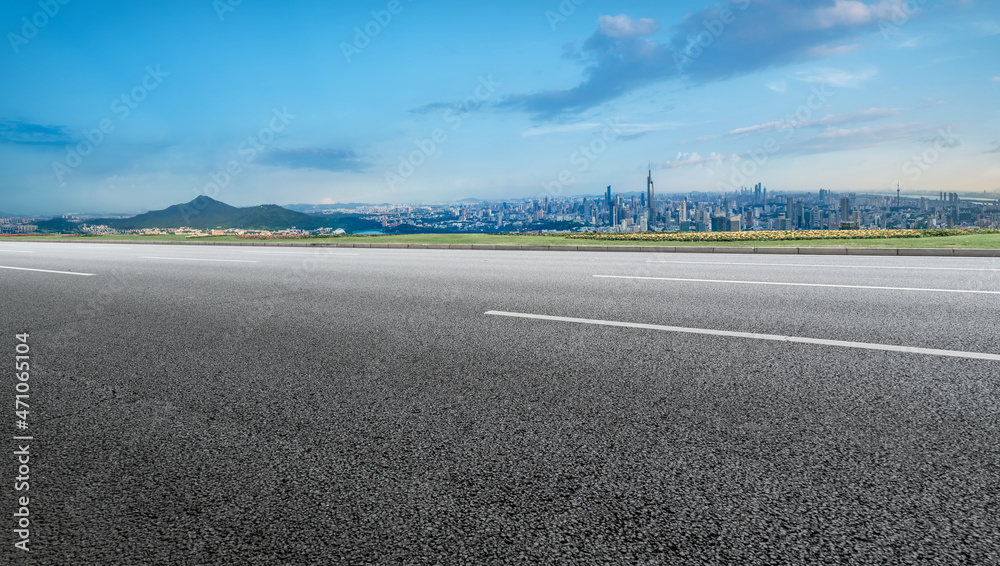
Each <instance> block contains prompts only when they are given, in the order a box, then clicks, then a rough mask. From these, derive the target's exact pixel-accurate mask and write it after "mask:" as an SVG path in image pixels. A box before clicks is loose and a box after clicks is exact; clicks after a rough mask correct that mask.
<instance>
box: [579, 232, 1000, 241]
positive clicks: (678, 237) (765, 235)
mask: <svg viewBox="0 0 1000 566" xmlns="http://www.w3.org/2000/svg"><path fill="white" fill-rule="evenodd" d="M996 233H1000V230H964V229H957V230H944V229H940V230H763V231H751V232H625V233H619V232H588V233H584V234H565V236H566V237H567V238H574V239H585V240H627V241H637V242H760V241H783V240H883V239H886V238H922V237H932V236H963V235H972V234H996Z"/></svg>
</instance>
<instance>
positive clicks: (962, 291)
mask: <svg viewBox="0 0 1000 566" xmlns="http://www.w3.org/2000/svg"><path fill="white" fill-rule="evenodd" d="M594 277H600V278H604V279H641V280H646V281H684V282H690V283H733V284H739V285H780V286H787V287H828V288H836V289H875V290H880V291H919V292H925V293H974V294H980V295H1000V291H976V290H973V289H923V288H919V287H876V286H874V285H834V284H832V283H787V282H783V281H736V280H728V279H683V278H680V277H640V276H636V275H595V276H594Z"/></svg>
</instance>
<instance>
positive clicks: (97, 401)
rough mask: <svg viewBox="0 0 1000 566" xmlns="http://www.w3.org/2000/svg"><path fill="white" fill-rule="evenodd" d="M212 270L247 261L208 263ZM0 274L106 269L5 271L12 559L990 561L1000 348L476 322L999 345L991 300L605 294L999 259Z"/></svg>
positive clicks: (68, 251)
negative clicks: (17, 428) (22, 503)
mask: <svg viewBox="0 0 1000 566" xmlns="http://www.w3.org/2000/svg"><path fill="white" fill-rule="evenodd" d="M19 252H30V253H19ZM152 257H155V258H160V259H152ZM163 258H171V259H163ZM181 258H186V259H181ZM218 259H227V260H241V261H240V262H235V261H227V262H221V261H196V260H218ZM650 260H657V261H667V262H685V263H649V261H650ZM251 261H254V262H256V263H245V262H251ZM725 263H732V264H745V263H748V264H757V265H723V264H725ZM762 264H768V265H762ZM772 264H779V265H772ZM0 265H3V266H15V267H28V268H36V269H49V270H55V271H66V270H72V271H73V272H87V273H93V274H95V275H93V276H89V277H85V276H71V275H63V274H54V273H44V272H34V271H15V270H7V269H0V287H2V295H3V308H2V310H0V329H3V331H4V332H5V333H6V337H5V339H4V340H3V342H5V343H6V344H7V350H8V353H7V354H5V355H6V356H8V359H9V360H10V361H11V362H12V361H13V356H14V342H15V340H14V334H15V332H29V333H30V339H29V344H30V347H31V362H32V375H31V381H30V383H31V413H30V418H29V424H30V430H29V432H30V433H31V434H32V435H33V436H34V438H35V440H34V441H32V444H31V451H32V459H31V491H30V495H31V513H32V515H31V519H32V528H31V548H32V552H31V553H30V554H26V553H24V552H21V551H18V550H16V549H14V547H13V543H14V541H15V538H14V536H13V535H12V534H11V529H13V528H14V526H13V525H14V523H13V520H12V519H11V517H12V513H13V511H14V508H13V505H14V501H15V497H16V492H15V491H14V489H13V476H14V475H15V471H16V468H15V461H14V456H11V455H8V457H7V458H8V460H7V464H5V465H4V466H3V469H4V470H7V471H6V472H5V475H6V476H8V477H5V478H4V479H3V481H2V484H3V485H4V486H6V487H5V488H4V489H3V490H2V495H0V511H2V513H3V516H5V517H7V519H5V521H6V526H5V527H4V529H3V530H4V532H6V533H7V534H6V535H5V539H6V542H5V544H4V546H3V550H2V551H0V563H10V564H72V565H78V564H834V563H836V564H1000V426H998V424H1000V417H998V415H1000V395H998V393H1000V391H998V389H1000V361H990V360H972V359H962V358H948V357H941V356H931V355H920V354H910V353H900V352H884V351H872V350H862V349H854V348H843V347H831V346H819V345H809V344H789V343H783V342H771V341H764V340H752V339H745V338H733V337H719V336H703V335H692V334H682V333H672V332H662V331H656V330H644V329H633V328H609V327H602V326H593V325H585V324H573V323H566V322H554V321H543V320H528V319H518V318H507V317H500V316H488V315H486V314H485V313H486V311H491V310H497V311H510V312H519V313H534V314H545V315H556V316H566V317H578V318H586V319H602V320H612V321H626V322H639V323H649V324H658V325H672V326H682V327H691V328H704V329H718V330H729V331H741V332H755V333H765V334H779V335H789V336H802V337H810V338H824V339H832V340H846V341H856V342H871V343H878V344H895V345H904V346H917V347H925V348H939V349H950V350H962V351H970V352H983V353H991V354H1000V340H998V338H1000V295H998V294H985V293H981V294H966V293H945V292H934V291H898V290H879V289H845V288H835V287H784V286H763V285H741V284H731V283H706V282H678V281H657V280H631V279H603V278H595V277H593V276H594V275H629V276H642V277H675V278H690V279H725V280H745V281H772V282H799V283H822V284H840V285H862V286H890V287H919V288H926V289H967V290H980V291H1000V258H981V259H980V258H918V257H912V258H911V257H907V258H904V257H853V256H843V257H816V256H753V257H748V256H746V255H740V256H737V255H721V254H711V255H707V254H706V255H699V254H670V253H664V254H654V253H627V252H623V253H615V254H607V253H585V252H566V253H560V252H518V251H466V250H391V249H370V250H368V249H354V250H350V249H335V248H323V249H315V250H303V249H286V248H267V249H261V248H231V247H230V248H225V247H212V246H139V245H106V244H104V245H87V244H62V243H0ZM807 265H808V266H807ZM823 266H825V267H823ZM886 268H891V269H886ZM896 268H900V269H896ZM916 268H934V269H916ZM4 383H6V385H5V386H4V391H5V392H6V393H4V395H6V396H7V398H6V399H3V400H0V406H5V407H8V414H7V416H6V418H8V419H13V418H14V415H12V414H10V412H11V409H12V408H13V395H14V391H13V383H14V381H13V376H12V375H11V374H10V373H8V374H7V377H5V382H4ZM9 430H13V427H12V426H11V429H9ZM15 434H16V432H15ZM13 445H14V441H13V440H8V446H11V447H13ZM10 450H11V451H12V450H13V448H11V449H10ZM8 454H10V451H8Z"/></svg>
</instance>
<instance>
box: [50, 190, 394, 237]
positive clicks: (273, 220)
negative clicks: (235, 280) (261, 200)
mask: <svg viewBox="0 0 1000 566" xmlns="http://www.w3.org/2000/svg"><path fill="white" fill-rule="evenodd" d="M87 224H91V225H100V224H103V225H105V226H110V227H111V228H115V229H117V230H139V229H142V228H182V227H187V228H195V229H198V230H214V229H242V230H272V231H273V230H286V229H289V228H297V229H299V230H316V229H319V228H333V229H337V228H343V229H344V230H345V231H346V232H349V233H350V232H359V231H362V230H378V229H381V228H382V225H381V224H379V223H378V222H372V221H370V220H362V219H361V218H360V217H359V216H358V215H351V214H324V215H317V214H305V213H302V212H296V211H294V210H289V209H287V208H283V207H280V206H278V205H274V204H262V205H258V206H249V207H245V208H237V207H235V206H230V205H228V204H226V203H224V202H219V201H217V200H215V199H213V198H210V197H207V196H199V197H197V198H195V199H194V200H192V201H191V202H186V203H184V204H175V205H173V206H169V207H167V208H165V209H163V210H152V211H150V212H146V213H143V214H139V215H137V216H133V217H132V218H95V219H92V220H88V221H87ZM78 227H79V225H78V224H75V223H72V222H67V221H65V220H62V219H59V218H56V219H52V220H47V221H44V222H42V223H39V231H45V232H76V231H78Z"/></svg>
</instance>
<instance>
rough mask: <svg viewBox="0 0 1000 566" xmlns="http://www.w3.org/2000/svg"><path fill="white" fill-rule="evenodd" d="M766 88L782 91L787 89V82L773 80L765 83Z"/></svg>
mask: <svg viewBox="0 0 1000 566" xmlns="http://www.w3.org/2000/svg"><path fill="white" fill-rule="evenodd" d="M766 86H767V88H769V89H771V90H773V91H774V92H781V93H784V92H785V91H787V90H788V83H786V82H785V81H774V82H772V83H767V85H766Z"/></svg>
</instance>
